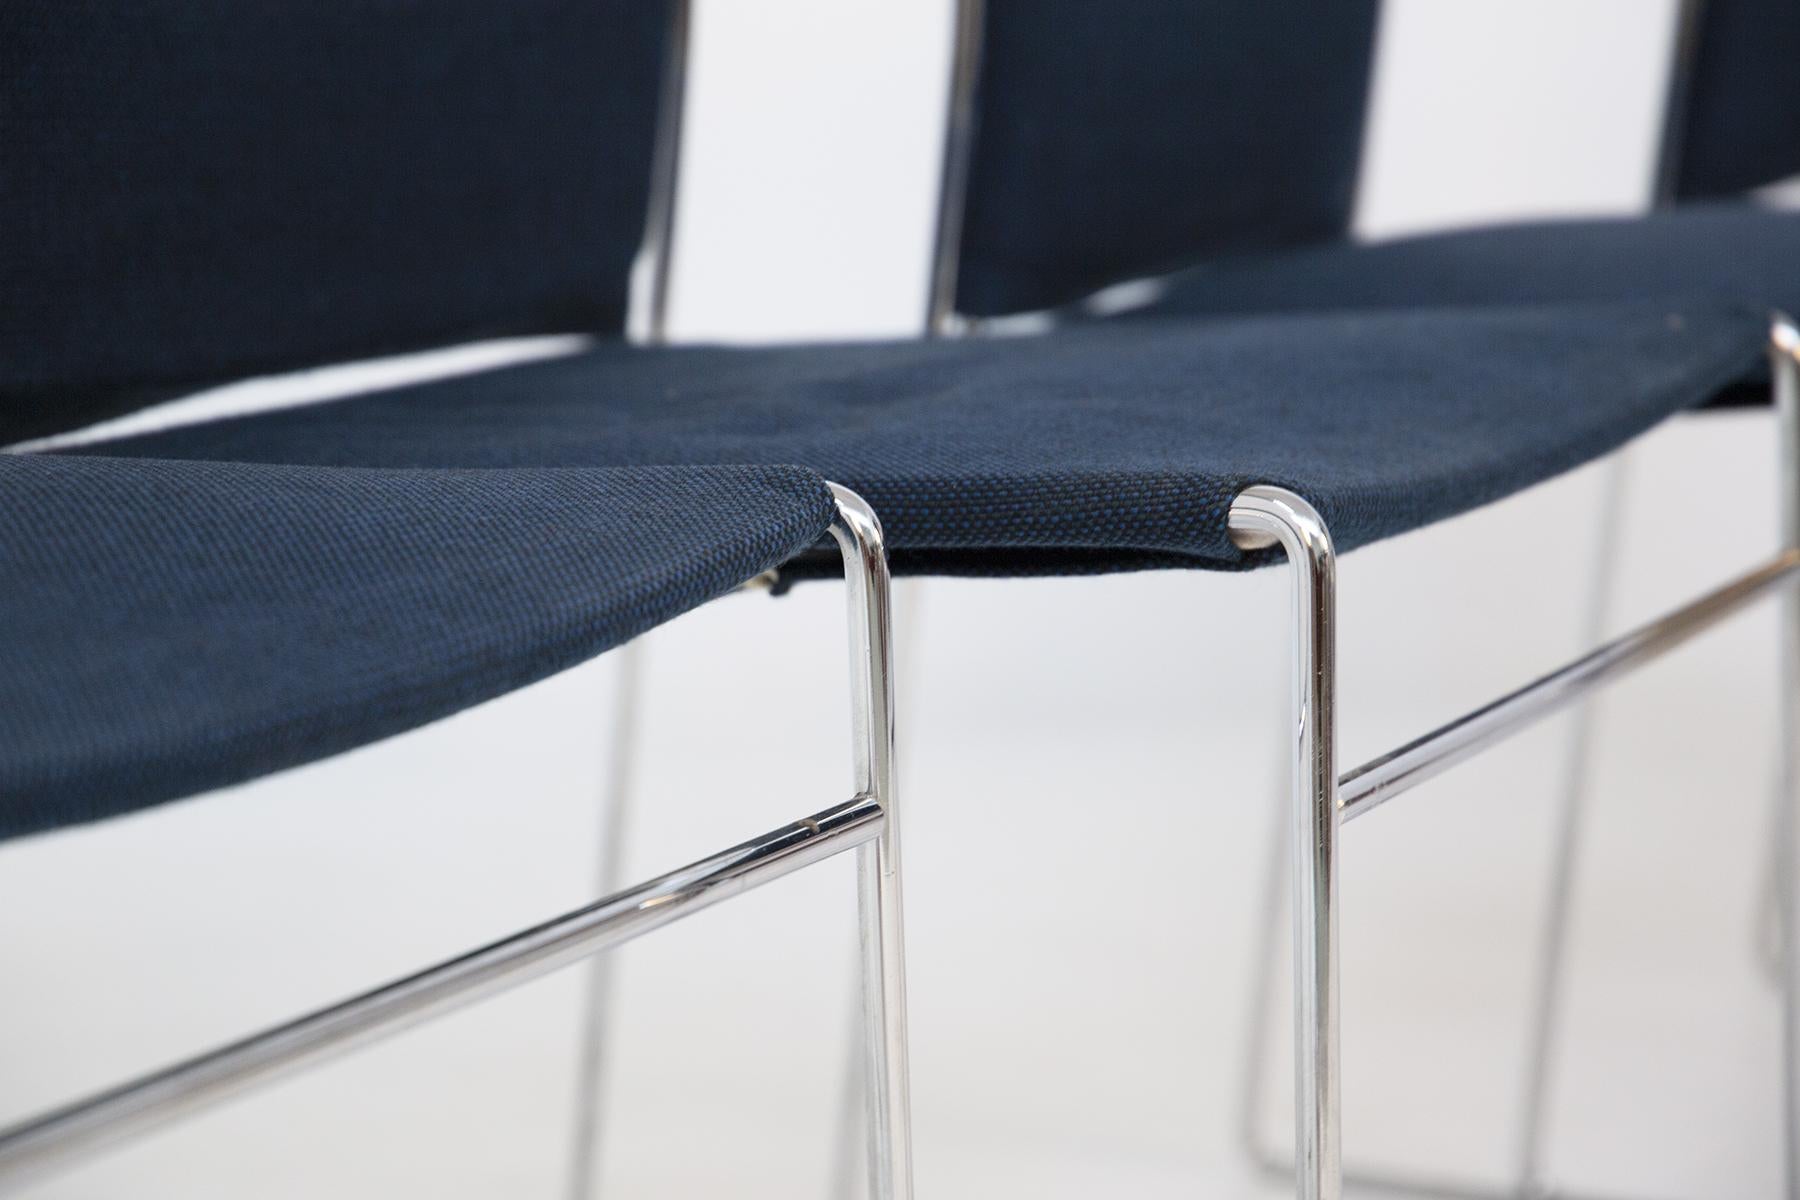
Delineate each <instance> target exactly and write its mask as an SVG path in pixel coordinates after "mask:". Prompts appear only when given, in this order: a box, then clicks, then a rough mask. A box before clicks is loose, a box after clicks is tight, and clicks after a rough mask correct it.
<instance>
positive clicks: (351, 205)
mask: <svg viewBox="0 0 1800 1200" xmlns="http://www.w3.org/2000/svg"><path fill="white" fill-rule="evenodd" d="M669 23H670V17H669V6H668V4H667V3H666V2H664V0H505V2H496V0H431V2H430V3H411V2H407V3H401V2H396V0H330V2H329V3H293V2H290V0H136V2H134V3H129V4H110V3H103V2H101V0H22V2H21V3H13V4H9V5H8V6H7V7H6V11H5V13H4V14H3V15H0V164H4V167H3V168H0V445H3V444H7V443H10V442H14V441H18V440H21V439H23V438H27V437H32V436H36V435H38V434H43V433H48V432H53V431H55V430H59V429H68V428H73V427H75V426H78V425H81V424H85V423H87V422H88V421H91V420H94V419H97V418H100V417H105V416H110V415H114V414H115V413H117V412H120V411H124V410H126V409H128V408H130V407H132V406H133V405H135V404H138V403H142V402H144V401H145V400H147V399H151V398H154V395H156V394H158V393H157V391H156V389H157V388H159V387H163V388H166V387H167V386H168V385H182V384H196V383H202V382H207V381H222V380H225V379H229V378H237V377H241V376H244V375H248V374H254V373H258V372H263V371H270V370H279V369H285V368H290V367H296V366H303V365H308V364H312V363H318V362H325V361H331V360H342V359H346V358H354V357H359V356H366V355H371V354H378V353H384V352H391V351H401V350H407V349H415V348H420V347H425V346H431V345H441V344H446V343H451V342H456V341H461V340H466V339H469V338H473V337H479V336H486V335H499V334H518V333H531V332H551V331H582V330H594V331H614V332H616V331H618V330H620V329H621V328H622V326H623V321H624V312H625V289H626V278H627V273H628V269H629V266H630V262H631V258H632V256H633V254H634V253H635V251H636V249H637V247H638V244H639V242H640V241H641V240H642V234H643V227H644V211H645V204H646V197H647V194H648V190H649V186H650V174H651V171H650V159H651V150H652V144H653V141H654V135H655V124H656V115H657V113H656V110H657V102H658V92H659V89H660V84H661V77H662V68H663V62H664V53H663V50H664V43H665V42H666V40H667V29H668V27H669Z"/></svg>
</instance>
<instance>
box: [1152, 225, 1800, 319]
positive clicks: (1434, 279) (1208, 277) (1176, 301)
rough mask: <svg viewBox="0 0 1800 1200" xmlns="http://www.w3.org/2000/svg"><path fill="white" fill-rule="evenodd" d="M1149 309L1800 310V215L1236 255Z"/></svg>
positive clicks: (1505, 229) (1187, 277) (1508, 228)
mask: <svg viewBox="0 0 1800 1200" xmlns="http://www.w3.org/2000/svg"><path fill="white" fill-rule="evenodd" d="M1162 282H1163V283H1164V285H1165V287H1166V290H1165V291H1164V292H1163V294H1162V295H1161V296H1159V297H1158V298H1157V299H1156V300H1155V301H1154V302H1153V303H1151V304H1150V305H1149V306H1147V307H1146V308H1144V309H1140V310H1137V311H1139V312H1141V313H1145V314H1155V315H1168V314H1172V313H1181V314H1186V315H1190V316H1200V315H1205V316H1219V315H1242V314H1247V313H1278V312H1330V311H1337V310H1345V309H1370V308H1416V307H1419V306H1420V305H1426V304H1430V305H1444V306H1460V305H1492V304H1546V303H1561V302H1579V301H1607V300H1655V299H1656V298H1658V297H1664V296H1668V297H1698V296H1711V297H1715V298H1717V299H1720V300H1727V301H1735V302H1740V303H1745V304H1756V305H1761V306H1764V307H1768V308H1792V307H1794V306H1795V305H1800V213H1793V212H1780V211H1773V210H1768V209H1760V208H1754V207H1751V206H1748V205H1742V204H1723V205H1697V206H1692V207H1687V208H1678V209H1670V210H1667V211H1665V212H1660V213H1654V214H1651V215H1650V216H1647V217H1619V218H1596V219H1589V220H1572V221H1544V222H1534V223H1530V224H1518V225H1498V226H1493V227H1491V228H1475V229H1466V230H1456V231H1453V232H1449V233H1435V234H1427V235H1424V236H1419V237H1408V238H1397V239H1394V240H1392V241H1384V242H1372V243H1353V242H1332V243H1329V244H1326V245H1317V246H1309V247H1306V248H1304V249H1296V250H1286V251H1283V252H1281V253H1278V254H1263V255H1256V256H1243V257H1238V258H1226V259H1220V260H1216V261H1213V262H1209V263H1205V264H1202V265H1199V266H1194V267H1190V268H1188V269H1186V270H1183V271H1179V272H1176V273H1175V274H1173V275H1170V276H1167V277H1166V278H1165V279H1164V280H1163V281H1162Z"/></svg>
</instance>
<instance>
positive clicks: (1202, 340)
mask: <svg viewBox="0 0 1800 1200" xmlns="http://www.w3.org/2000/svg"><path fill="white" fill-rule="evenodd" d="M1765 336H1766V321H1765V318H1764V315H1763V314H1762V313H1761V312H1760V311H1757V310H1750V309H1735V308H1729V307H1719V306H1713V305H1678V304H1650V305H1624V306H1620V305H1612V306H1574V307H1570V306H1540V307H1534V308H1522V307H1521V308H1493V309H1481V308H1468V309H1455V310H1452V309H1445V310H1435V311H1420V312H1412V311H1396V312H1384V313H1364V314H1345V315H1330V316H1307V317H1281V318H1274V319H1264V320H1244V321H1206V322H1195V321H1186V320H1170V321H1161V320H1141V321H1115V322H1095V323H1091V324H1086V325H1080V326H1076V327H1071V328H1068V329H1063V330H1059V331H1057V332H1056V333H1055V334H1054V335H1053V336H1050V337H1044V338H1022V339H968V340H961V341H939V342H927V343H893V344H880V345H866V346H821V347H796V348H781V349H723V348H677V349H667V350H646V349H631V348H626V347H619V346H601V347H597V348H596V349H594V350H593V351H591V352H589V353H586V354H581V355H577V356H573V357H569V358H563V359H556V360H549V361H545V362H541V363H535V364H531V365H526V366H520V367H516V368H510V369H506V370H500V371H493V372H488V373H484V374H479V375H473V376H468V377H464V378H460V379H455V380H447V381H442V382H437V383H431V384H424V385H420V386H416V387H410V388H405V389H401V390H397V391H393V392H388V393H384V394H379V395H371V396H366V397H361V398H358V399H354V400H347V401H340V402H336V403H330V404H325V405H321V406H316V407H312V408H307V409H296V410H290V411H287V412H282V413H274V414H266V415H263V416H259V417H254V418H246V419H241V420H236V421H228V422H219V423H215V424H210V425H202V426H195V427H189V428H186V429H178V430H172V431H168V432H165V433H161V434H158V435H154V436H151V437H147V438H143V439H137V440H134V441H130V442H123V443H114V444H112V445H111V446H109V447H102V448H101V449H102V451H103V452H105V453H113V454H119V453H132V454H145V455H152V456H158V457H170V458H187V457H196V458H208V459H219V460H239V461H266V462H298V463H325V464H344V463H351V464H366V465H371V466H386V467H453V466H462V467H498V466H505V467H545V466H591V465H614V464H639V463H710V462H728V463H762V462H775V463H780V462H794V463H800V464H803V465H805V466H808V467H811V468H814V469H816V470H818V471H819V472H820V473H821V474H823V475H824V476H825V477H827V478H830V479H834V480H837V481H838V482H840V483H844V484H846V485H848V486H850V487H853V488H855V489H857V490H858V491H859V492H861V493H862V494H863V495H864V496H866V497H867V498H868V499H869V501H870V502H871V503H872V504H873V505H874V506H875V509H876V511H877V512H879V513H880V514H881V519H882V523H883V526H884V527H885V529H886V531H887V535H888V541H889V544H890V546H891V547H892V548H893V551H894V562H895V566H896V567H897V568H898V569H901V570H911V571H932V572H943V573H981V574H1005V573H1032V572H1074V571H1099V570H1117V569H1126V568H1134V567H1146V566H1154V565H1189V566H1202V567H1215V568H1235V567H1240V566H1244V565H1247V563H1246V560H1245V559H1244V557H1243V556H1242V555H1240V554H1239V553H1238V551H1237V550H1235V549H1234V548H1233V547H1232V545H1231V543H1230V541H1229V539H1228V538H1227V536H1226V515H1227V509H1228V507H1229V505H1230V502H1231V499H1232V497H1233V496H1235V495H1236V494H1237V492H1238V491H1239V490H1241V489H1242V488H1243V487H1244V486H1246V485H1248V484H1252V483H1276V484H1282V485H1286V486H1288V487H1291V488H1294V489H1296V490H1297V491H1299V492H1301V493H1302V494H1303V495H1305V496H1306V497H1307V498H1308V499H1309V500H1311V501H1312V502H1313V503H1314V504H1315V505H1317V506H1318V507H1319V508H1320V510H1321V511H1322V512H1323V514H1324V516H1325V518H1326V519H1327V520H1328V521H1329V522H1330V523H1331V527H1332V531H1333V535H1334V537H1335V538H1336V539H1337V541H1338V544H1339V546H1340V547H1341V548H1345V549H1349V548H1353V547H1355V546H1357V545H1360V544H1362V543H1365V542H1368V541H1372V540H1374V539H1376V538H1380V537H1385V536H1388V535H1391V534H1395V533H1399V532H1401V531H1403V530H1407V529H1411V528H1414V527H1417V526H1420V525H1424V524H1426V523H1428V522H1430V521H1434V520H1438V519H1440V518H1443V517H1446V516H1450V515H1452V514H1454V513H1458V512H1462V511H1464V510H1467V509H1470V508H1473V507H1475V506H1477V505H1480V504H1483V503H1486V502H1488V501H1491V500H1494V499H1497V498H1498V497H1500V496H1503V495H1505V494H1507V493H1509V492H1511V491H1514V490H1517V489H1518V488H1521V487H1524V486H1526V485H1528V484H1530V483H1533V482H1536V481H1537V480H1540V479H1543V478H1545V477H1547V476H1549V475H1552V474H1555V473H1556V472H1558V471H1562V470H1565V469H1568V468H1570V467H1573V466H1575V465H1577V464H1579V463H1581V462H1583V461H1584V460H1586V459H1588V458H1591V457H1593V456H1595V455H1597V454H1600V453H1602V452H1604V451H1606V450H1608V449H1610V448H1612V447H1613V446H1616V445H1618V444H1619V443H1620V442H1622V441H1624V440H1625V439H1627V438H1629V437H1630V436H1632V435H1634V434H1636V433H1638V432H1640V431H1641V430H1643V429H1645V428H1646V427H1648V426H1649V425H1651V424H1653V423H1654V422H1656V421H1657V420H1659V419H1660V418H1662V417H1663V416H1665V415H1667V414H1668V413H1670V412H1673V411H1675V410H1677V409H1680V408H1683V407H1687V406H1690V405H1694V404H1698V403H1700V402H1702V401H1704V400H1706V399H1707V398H1709V397H1710V396H1711V395H1713V394H1715V393H1716V392H1717V391H1718V390H1719V389H1721V388H1722V387H1724V386H1726V385H1728V384H1729V383H1730V382H1732V381H1733V380H1736V379H1738V378H1741V377H1742V376H1744V375H1745V374H1746V373H1748V372H1751V371H1754V370H1755V365H1756V364H1757V363H1758V362H1759V361H1760V359H1761V354H1762V345H1763V341H1764V338H1765Z"/></svg>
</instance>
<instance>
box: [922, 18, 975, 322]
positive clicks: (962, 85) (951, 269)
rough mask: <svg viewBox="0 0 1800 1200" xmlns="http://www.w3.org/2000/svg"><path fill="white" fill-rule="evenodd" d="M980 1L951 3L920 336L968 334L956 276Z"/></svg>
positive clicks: (971, 147) (971, 135) (966, 181)
mask: <svg viewBox="0 0 1800 1200" xmlns="http://www.w3.org/2000/svg"><path fill="white" fill-rule="evenodd" d="M985 9H986V0H956V5H955V15H954V17H953V18H952V19H953V20H954V21H955V23H956V24H955V29H954V30H953V33H952V42H951V51H950V53H951V59H950V88H949V94H948V95H947V96H946V98H945V103H944V111H945V120H944V158H943V165H942V167H941V168H940V172H939V176H938V204H937V228H936V230H935V231H934V237H933V239H932V249H931V277H930V281H929V283H928V284H927V286H926V301H925V336H926V337H944V336H953V335H955V334H958V333H964V332H968V329H967V326H966V324H965V323H964V322H963V321H961V320H959V319H958V317H957V315H956V271H957V266H958V263H959V262H960V261H961V253H962V221H963V204H964V202H965V200H966V199H967V195H968V188H969V158H970V155H971V154H972V153H973V152H974V145H975V90H976V88H977V86H978V84H979V81H980V78H981V43H982V28H983V21H984V19H985V16H986V12H985Z"/></svg>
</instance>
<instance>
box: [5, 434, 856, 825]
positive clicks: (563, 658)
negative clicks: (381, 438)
mask: <svg viewBox="0 0 1800 1200" xmlns="http://www.w3.org/2000/svg"><path fill="white" fill-rule="evenodd" d="M0 498H3V503H4V507H5V510H6V519H5V520H3V521H0V579H4V580H5V586H4V587H0V837H8V836H16V835H19V834H24V833H30V832H34V831H37V830H43V829H48V828H53V827H56V826H61V825H68V824H73V823H76V822H79V821H86V820H92V819H95V818H99V817H104V816H109V815H113V814H117V813H122V812H127V811H130V810H133V809H136V808H140V807H143V806H145V805H148V804H151V803H154V802H156V801H160V800H166V799H172V798H175V797H179V796H184V795H188V794H190V793H193V792H198V791H202V790H205V789H207V788H213V787H219V786H222V785H225V784H230V783H235V782H238V781H240V780H244V779H249V778H251V777H253V776H256V775H259V774H263V773H266V772H269V771H273V770H277V769H279V768H282V767H288V766H293V765H295V764H298V763H303V762H307V761H309V760H312V759H316V758H320V757H323V756H325V755H328V754H332V753H336V752H338V751H342V750H346V749H349V748H351V747H354V746H359V745H362V744H364V743H366V742H370V741H373V740H375V739H377V738H380V737H384V736H387V735H389V734H393V733H398V732H400V731H402V730H405V729H409V728H412V727H414V726H416V725H420V724H422V723H424V722H426V721H429V720H432V719H433V718H436V717H441V716H444V715H446V714H449V713H452V712H455V711H456V710H458V709H461V708H465V707H467V706H469V705H471V704H475V703H477V702H479V701H482V700H486V699H488V698H490V697H493V696H497V695H500V694H501V693H503V692H506V691H509V690H511V689H513V688H516V687H520V686H522V685H524V684H527V683H530V682H532V681H533V680H536V679H540V678H542V677H544V676H547V675H549V674H551V673H553V672H555V671H558V670H561V669H563V668H564V667H568V666H571V665H573V664H575V663H578V662H581V661H583V660H584V659H587V658H590V657H592V656H593V655H596V654H599V653H600V652H601V651H603V650H605V649H607V648H608V647H610V646H615V645H617V644H619V643H620V642H623V641H625V640H627V639H628V638H630V637H632V636H633V635H635V634H637V633H639V632H641V631H643V630H645V629H648V628H650V627H651V626H652V625H655V624H657V623H659V622H661V621H665V620H667V619H669V618H670V617H673V616H675V615H677V614H679V613H681V612H683V611H685V610H687V609H689V608H692V607H694V606H695V605H697V604H700V603H702V602H703V601H705V600H708V599H710V598H711V597H713V596H716V595H718V594H719V593H721V592H723V591H725V590H727V589H729V588H731V587H733V586H735V585H737V584H739V583H741V582H742V581H743V580H745V579H747V578H749V577H751V576H753V575H756V574H757V573H759V572H761V571H763V570H765V569H767V568H769V567H771V566H774V565H775V564H777V563H780V562H781V561H783V560H784V559H786V558H788V557H789V556H790V555H792V554H794V553H795V552H797V551H800V550H803V549H805V548H806V547H808V546H810V545H812V544H813V543H814V542H815V541H816V540H817V539H818V538H819V537H820V535H821V534H823V533H824V532H825V530H826V528H827V526H828V525H829V523H830V521H831V519H832V517H833V513H834V509H833V505H832V501H831V497H830V495H829V493H828V492H827V491H826V489H825V487H824V485H823V483H822V482H821V481H820V480H819V479H818V478H817V477H815V476H813V475H812V474H810V473H808V472H806V471H802V470H798V469H793V468H779V467H767V468H764V467H750V468H746V467H724V468H712V469H693V468H685V469H669V468H660V469H659V468H640V469H632V470H617V469H612V470H585V471H543V470H535V471H386V470H339V469H321V468H313V467H280V466H243V465H233V464H226V463H218V464H214V463H192V462H188V463H172V462H159V461H154V460H143V459H114V458H102V457H96V458H59V457H48V456H33V455H0Z"/></svg>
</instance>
